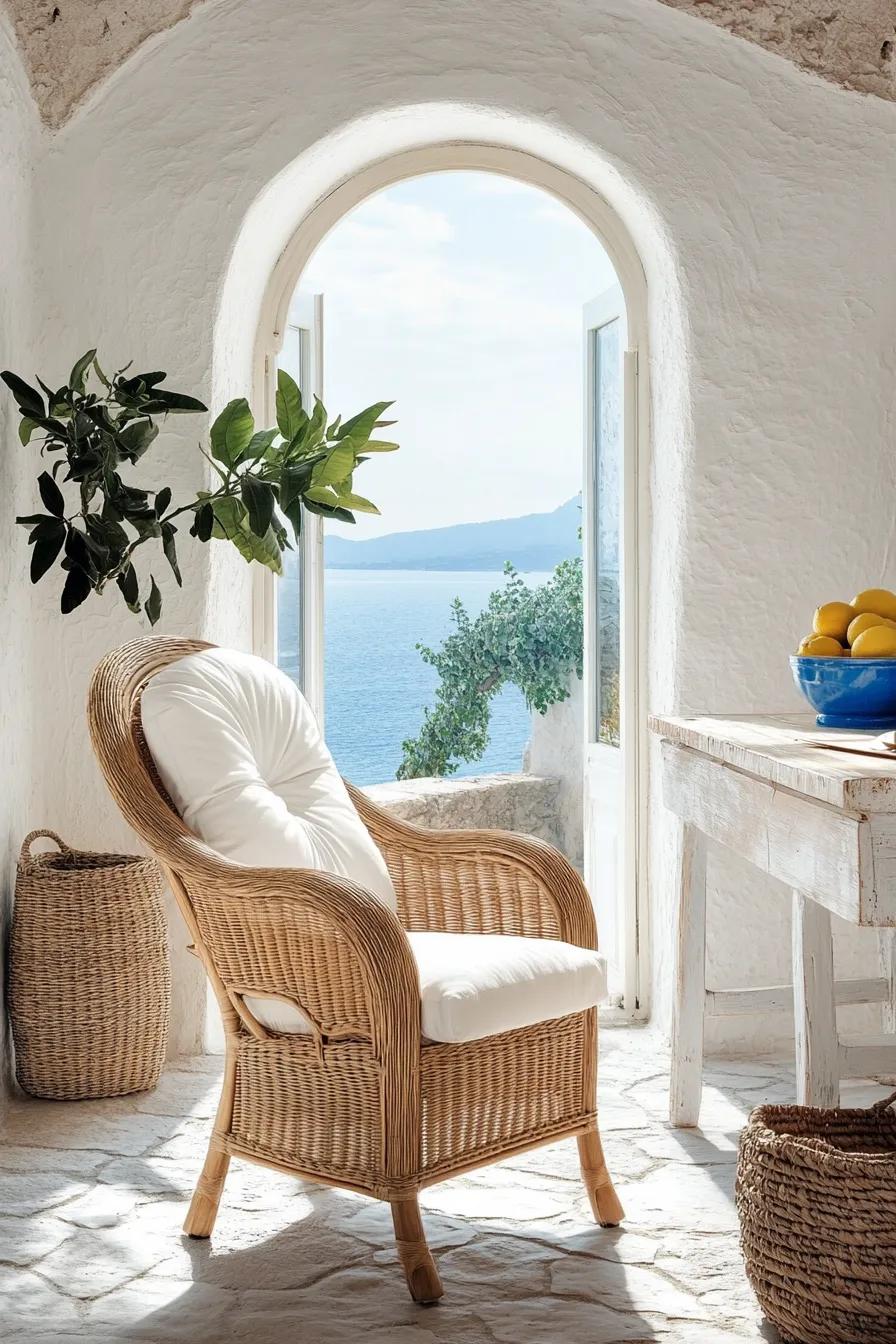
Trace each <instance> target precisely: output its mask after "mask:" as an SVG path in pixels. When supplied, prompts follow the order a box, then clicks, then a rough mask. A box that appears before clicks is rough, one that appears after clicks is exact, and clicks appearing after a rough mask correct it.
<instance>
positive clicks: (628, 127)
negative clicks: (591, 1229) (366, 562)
mask: <svg viewBox="0 0 896 1344" xmlns="http://www.w3.org/2000/svg"><path fill="white" fill-rule="evenodd" d="M297 52H301V78H300V79H299V78H296V68H297V67H296V61H297ZM402 109H405V110H402ZM894 131H896V109H894V108H893V107H892V105H890V104H889V103H885V102H881V101H877V100H868V99H861V98H857V97H855V96H854V95H850V94H846V93H843V92H842V91H840V90H838V89H836V88H834V87H833V86H831V85H829V84H825V83H823V82H821V81H819V80H815V79H813V78H811V77H808V76H806V75H805V74H803V73H801V72H800V71H798V70H797V69H795V68H794V67H792V66H790V65H788V64H787V63H785V62H782V61H779V60H777V59H776V58H775V57H773V56H770V55H769V54H768V53H766V52H764V51H763V50H761V49H760V48H758V47H755V46H751V45H749V44H747V43H737V42H733V41H731V40H730V38H729V37H728V36H727V35H726V34H724V33H722V32H721V31H719V30H718V29H717V28H715V27H713V26H712V25H710V24H704V25H700V24H695V23H693V22H692V21H691V19H690V18H689V17H688V16H687V15H682V14H680V13H677V12H676V11H675V10H674V9H671V8H668V7H665V6H661V5H657V4H655V3H654V0H604V3H602V4H600V5H599V6H595V5H594V4H593V3H591V0H551V3H550V4H547V3H546V0H516V3H514V4H512V5H506V4H500V3H497V0H489V2H488V3H483V2H482V0H455V3H453V4H452V5H450V6H445V5H441V4H439V3H438V0H417V2H416V3H415V4H413V5H408V4H407V3H406V2H405V0H371V2H370V3H369V4H367V5H365V6H363V7H357V6H345V7H336V8H335V9H334V7H333V6H332V5H331V4H327V3H323V0H308V2H307V3H306V4H305V5H303V7H302V9H301V11H299V10H297V8H296V6H295V5H294V4H293V3H292V0H256V3H254V4H253V5H251V6H250V5H246V4H243V3H236V0H230V2H229V3H228V2H227V0H221V2H220V3H217V4H215V5H214V6H201V7H199V9H197V10H196V12H195V13H194V15H193V16H192V17H191V19H190V21H189V22H188V23H183V24H179V25H177V26H176V27H175V28H174V29H173V30H172V31H171V32H170V33H169V34H167V35H166V36H165V37H164V38H163V39H160V40H156V41H155V42H152V43H149V44H147V45H146V46H144V47H143V48H142V50H141V51H140V52H138V53H137V55H136V56H135V58H134V59H133V60H132V61H130V62H128V63H127V64H126V65H125V66H124V67H123V68H122V69H121V70H119V72H118V73H117V74H116V75H114V76H113V77H112V78H110V79H109V80H108V81H107V82H106V83H104V85H103V86H102V88H101V89H100V90H98V92H97V93H96V94H95V95H94V97H93V98H92V99H91V100H90V101H89V103H88V104H86V105H85V106H84V108H83V109H82V110H81V111H80V112H79V113H78V114H77V115H76V116H75V117H74V118H73V119H72V120H71V121H70V122H69V123H68V124H67V125H66V126H64V127H63V129H62V130H61V131H60V132H58V133H57V134H56V135H55V136H53V137H52V139H50V140H49V141H44V142H42V144H41V148H40V151H39V153H38V154H37V157H36V166H35V172H36V182H35V190H36V199H38V200H39V201H40V203H41V209H40V212H39V217H38V218H37V219H36V221H35V242H36V251H37V257H38V261H37V270H36V289H37V293H38V295H39V300H40V301H39V306H38V308H37V310H36V315H35V317H36V320H35V329H36V330H37V332H38V333H39V336H38V339H37V349H36V356H37V367H38V368H39V369H40V371H41V372H42V373H43V375H44V376H45V377H46V378H47V379H48V380H51V379H52V378H54V377H58V376H60V375H61V374H63V373H64V372H65V371H66V370H67V369H68V368H69V367H70V365H71V362H72V359H73V356H74V355H77V354H79V353H80V352H81V351H82V350H83V349H86V348H87V347H88V346H89V345H91V344H93V343H96V342H98V343H99V345H100V350H101V354H102V355H104V356H105V359H106V360H107V361H115V360H116V359H118V358H121V359H127V358H129V357H131V356H133V357H134V358H135V359H136V360H137V362H138V364H142V363H144V361H145V362H147V363H148V365H149V366H151V367H160V368H168V369H170V370H172V371H173V372H174V373H176V375H177V381H178V383H179V385H180V386H181V387H183V388H184V389H186V390H192V391H194V392H196V393H198V394H199V395H205V396H206V397H208V398H210V399H211V401H212V402H213V404H214V406H215V407H217V406H220V405H221V404H222V403H223V401H225V400H226V399H227V398H228V397H229V396H232V395H235V394H236V393H237V392H245V391H247V390H248V389H249V387H250V383H251V350H252V344H253V340H254V334H255V325H256V320H257V315H258V313H259V310H260V305H261V297H262V291H263V287H264V283H265V279H266V276H267V274H268V273H269V271H270V267H271V266H272V265H273V263H274V261H275V260H276V258H277V255H278V253H279V251H280V249H281V248H282V246H283V245H284V244H285V242H286V240H287V239H288V237H289V235H290V232H291V230H292V228H293V227H294V226H295V225H296V224H297V223H298V222H299V220H300V219H301V217H302V215H303V213H304V212H305V211H306V210H307V209H308V208H309V207H310V206H311V205H312V204H313V203H314V201H315V200H317V199H319V198H320V197H322V196H324V195H325V194H326V193H327V192H329V191H330V190H332V188H333V187H334V186H335V185H336V184H337V183H338V181H339V180H340V179H341V178H342V177H343V176H344V175H345V174H346V173H350V172H351V171H352V170H353V169H355V168H358V167H361V166H363V165H364V164H366V163H369V162H370V161H371V160H373V159H375V158H376V157H378V156H382V155H383V154H386V153H389V152H391V151H397V150H399V149H401V148H406V147H410V146H412V145H419V144H424V143H430V142H432V141H433V140H435V139H439V138H443V139H444V138H453V139H470V138H472V139H484V140H490V141H493V142H495V141H496V142H500V143H506V144H511V145H517V146H520V147H523V148H526V149H528V150H529V151H530V152H531V153H534V154H538V155H541V156H542V157H544V158H547V159H550V160H552V161H554V162H556V163H559V164H561V165H562V166H564V167H566V168H567V169H568V171H570V172H574V173H578V174H579V176H581V177H582V178H583V179H585V180H586V181H588V182H590V183H591V184H593V185H594V186H595V187H596V188H598V189H600V190H601V191H602V192H603V193H604V195H605V196H606V197H607V199H608V200H609V201H610V202H611V203H612V204H613V206H614V207H615V208H616V210H617V211H618V213H619V215H620V216H621V218H622V219H623V220H624V222H625V224H626V226H627V227H628V230H629V232H630V233H631V235H632V237H633V238H634V240H635V242H636V244H637V246H638V247H639V249H640V252H641V255H642V258H643V261H644V266H645V270H646V274H647V280H648V284H649V292H650V306H649V326H650V340H651V367H650V385H651V420H652V433H653V445H654V459H653V463H652V466H651V472H650V490H651V496H652V524H651V537H650V550H651V562H652V578H651V590H652V597H651V606H650V612H649V615H648V641H647V645H648V659H649V668H650V702H651V703H650V707H651V708H653V709H656V710H697V709H701V710H711V711H712V710H714V711H717V712H723V711H731V710H737V709H742V710H753V711H757V710H776V709H786V708H790V709H792V708H794V707H795V706H796V701H795V698H794V697H795V692H794V691H793V689H792V687H791V686H790V684H789V672H788V668H787V664H786V656H785V655H786V652H787V650H788V649H789V648H790V647H791V645H792V643H793V640H794V638H795V636H796V635H797V634H798V633H799V632H800V631H801V629H802V628H803V626H804V625H805V623H806V617H807V613H808V612H809V611H811V609H812V608H813V607H814V605H815V604H816V603H817V601H818V600H819V599H820V598H824V597H829V596H834V595H837V594H838V593H842V594H845V595H847V596H848V595H849V594H850V592H851V591H852V590H853V589H855V588H858V587H862V586H866V585H869V584H876V583H877V582H879V581H884V582H888V583H889V584H890V585H891V586H894V585H896V572H894V570H896V560H894V556H896V550H894V548H893V536H892V526H891V522H890V519H891V517H892V510H891V509H889V507H888V506H887V504H886V501H887V500H888V499H891V498H892V497H893V487H894V484H896V479H894V477H896V469H894V458H893V453H892V447H891V437H892V421H893V386H894V368H896V312H894V305H893V303H892V297H891V293H890V285H891V274H892V238H893V236H894V224H896V174H894V173H893V172H892V171H890V170H889V167H888V165H892V162H893V153H894V151H893V146H894V144H896V138H894ZM16 344H17V352H18V358H19V363H20V364H22V363H26V362H27V360H24V359H23V356H22V351H21V349H20V348H19V346H18V342H17V343H16ZM197 434H198V428H197V425H196V423H195V422H192V423H188V424H186V423H184V422H180V423H174V424H173V426H172V427H171V429H170V430H169V431H168V432H167V433H166V436H165V439H164V441H163V443H162V444H160V445H159V447H158V448H157V449H154V454H155V459H154V464H153V467H152V472H153V476H154V478H155V479H156V480H159V479H163V478H167V479H168V480H169V482H170V483H171V485H172V486H173V487H174V489H175V491H176V493H180V492H186V491H187V490H189V489H193V488H195V487H196V486H197V485H199V484H201V483H202V481H203V480H204V475H203V468H202V464H201V459H200V458H199V456H198V453H197V451H196V437H197ZM147 470H149V468H147ZM14 545H15V550H14V563H15V564H16V565H19V566H21V565H22V564H23V563H24V561H23V555H24V549H25V548H24V547H23V545H22V539H21V538H17V539H15V542H14ZM183 568H184V570H185V572H186V574H187V575H188V578H187V582H186V585H185V588H184V590H183V591H182V592H178V591H177V590H176V589H175V588H174V586H173V583H172V582H171V581H170V580H169V578H168V576H167V574H166V573H165V571H164V570H163V569H162V568H161V566H160V567H159V568H158V571H157V572H158V575H159V578H160V580H161V582H162V586H163V588H164V590H165V600H166V612H165V616H164V619H163V623H162V627H161V629H162V631H163V632H170V633H184V632H190V633H195V634H201V635H205V636H206V637H210V638H213V639H220V640H221V641H225V642H229V643H233V644H237V645H243V646H245V645H247V644H248V642H249V639H250V603H249V581H248V572H247V571H246V570H245V569H244V568H242V567H241V563H240V562H239V561H238V559H237V558H235V557H234V558H231V557H230V555H229V553H226V552H225V551H224V550H223V548H220V547H214V548H210V549H206V550H202V549H201V548H196V549H195V550H194V551H193V552H192V553H191V552H190V550H189V548H185V554H184V557H183ZM56 601H57V598H56V593H55V592H54V591H53V589H52V588H51V587H49V586H47V585H41V588H40V590H38V600H37V603H36V613H37V614H36V619H35V620H34V622H33V623H32V627H31V630H32V634H31V642H30V649H29V655H28V656H29V658H30V659H31V664H30V665H31V668H32V669H33V674H32V681H33V700H32V703H33V704H35V705H38V706H39V713H35V714H34V715H33V732H32V733H31V736H30V742H31V747H32V750H33V754H34V758H35V761H36V768H37V770H38V772H39V779H40V786H41V790H42V801H41V807H40V816H39V819H40V820H42V821H45V822H48V823H51V824H54V825H56V826H58V827H59V828H60V829H62V830H64V831H66V832H67V833H68V834H69V835H70V836H71V838H72V839H73V840H74V841H76V842H77V843H82V844H91V843H96V844H111V845H118V844H127V843H130V841H129V838H128V836H127V833H126V832H125V831H124V828H123V827H122V826H121V824H120V823H119V822H118V820H117V819H116V817H115V815H114V813H113V810H112V808H111V807H110V805H109V803H108V800H107V798H106V795H105V792H104V789H103V787H102V784H101V781H100V780H99V777H98V774H97V771H96V769H95V767H94V765H93V762H92V758H91V756H90V752H89V747H88V744H87V736H86V731H85V727H84V720H83V703H84V696H85V693H86V687H87V682H88V678H89V675H90V671H91V669H92V667H93V666H94V665H95V663H96V661H97V659H98V658H99V657H100V656H101V654H102V653H103V652H104V651H105V650H106V649H108V648H110V647H112V646H113V645H114V644H116V643H118V642H120V641H121V640H122V639H124V638H126V637H134V636H135V635H136V634H138V633H140V632H141V627H140V624H139V622H138V621H136V620H135V619H134V618H133V617H131V616H130V615H129V614H128V613H127V612H126V611H125V610H124V608H123V606H121V605H120V604H119V603H118V602H116V600H115V597H114V596H111V595H110V597H109V599H108V601H104V602H92V603H91V604H90V606H89V607H88V608H86V609H85V611H84V613H83V614H81V615H79V616H78V617H77V618H75V619H74V620H65V621H63V620H62V619H61V618H60V617H59V615H58V613H57V610H56ZM38 673H39V675H38ZM22 741H24V739H22ZM649 806H650V820H651V830H650V836H651V841H650V845H651V855H650V857H651V871H650V882H651V923H652V930H651V936H652V941H653V951H654V968H655V974H654V985H653V996H654V1006H655V1009H656V1015H657V1018H658V1020H659V1021H660V1022H661V1023H665V1022H667V1021H668V1006H669V984H670V953H671V947H672V937H673V930H672V924H671V914H670V910H671V903H672V898H673V893H674V888H675V860H676V832H675V827H674V826H673V825H672V824H671V822H670V821H669V819H668V818H667V817H666V815H665V814H664V812H663V809H662V806H661V803H660V801H659V798H658V796H657V792H656V787H655V779H654V780H652V782H651V787H650V804H649ZM713 871H714V883H715V887H716V891H715V894H714V898H713V901H712V914H711V919H712V929H711V952H710V970H711V974H712V977H713V979H714V980H715V982H716V983H717V984H720V985H725V984H727V985H731V984H744V983H767V982H768V981H769V980H776V979H781V980H787V979H788V976H789V971H788V956H789V941H790V939H789V901H788V898H787V894H786V893H783V892H780V891H778V890H777V889H773V888H772V887H771V886H770V885H769V884H768V883H760V882H758V881H757V880H756V879H754V878H752V877H749V876H748V875H747V874H744V873H743V872H741V871H740V870H737V869H735V867H734V866H733V865H731V864H727V863H726V864H724V865H723V864H717V865H715V866H714V870H713ZM839 956H840V957H841V959H842V960H843V963H844V965H850V966H853V965H854V966H856V967H858V966H860V965H861V966H862V968H864V969H865V970H866V972H867V971H868V970H870V969H871V968H872V967H873V965H874V957H873V952H872V951H871V950H870V949H868V948H866V947H865V946H864V945H861V943H860V940H857V939H856V937H855V936H854V935H851V936H850V938H846V939H843V940H841V943H840V952H839ZM175 971H176V977H177V985H178V994H179V998H178V1001H177V1008H176V1023H175V1042H176V1044H177V1045H178V1047H180V1048H190V1047H191V1046H194V1045H195V1044H196V1041H197V1031H198V1027H197V1019H198V1014H199V1005H200V1004H201V1002H202V997H203V996H202V987H201V984H200V980H199V976H198V968H197V967H194V966H193V965H192V964H190V962H189V961H188V959H187V958H186V957H182V958H181V960H180V962H179V963H178V965H177V966H176V967H175ZM744 1025H745V1024H744V1023H742V1022H738V1021H737V1020H731V1021H730V1022H728V1023H726V1024H725V1025H724V1028H723V1029H722V1028H720V1030H719V1032H718V1033H717V1034H716V1035H715V1036H714V1037H713V1038H712V1041H713V1043H714V1044H721V1043H723V1042H724V1039H725V1036H724V1035H723V1031H724V1033H726V1034H727V1036H728V1038H729V1039H731V1040H733V1041H734V1043H735V1044H737V1043H743V1042H749V1041H753V1040H755V1039H757V1038H758V1037H757V1033H758V1034H759V1037H761V1039H762V1040H763V1041H764V1042H767V1041H768V1040H769V1039H773V1038H775V1039H779V1040H781V1041H783V1040H785V1039H786V1038H787V1035H788V1025H787V1023H786V1022H782V1021H781V1020H780V1019H779V1020H778V1021H777V1022H771V1021H769V1022H763V1021H759V1022H753V1021H751V1022H749V1023H748V1024H747V1032H746V1034H744ZM763 1033H764V1035H763ZM769 1033H772V1035H769ZM775 1033H776V1036H775Z"/></svg>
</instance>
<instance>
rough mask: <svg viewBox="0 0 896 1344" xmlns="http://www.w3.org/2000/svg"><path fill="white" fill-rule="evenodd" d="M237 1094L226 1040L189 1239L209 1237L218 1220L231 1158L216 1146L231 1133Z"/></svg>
mask: <svg viewBox="0 0 896 1344" xmlns="http://www.w3.org/2000/svg"><path fill="white" fill-rule="evenodd" d="M235 1092H236V1052H235V1049H234V1047H233V1045H232V1043H231V1042H230V1040H228V1044H227V1060H226V1063H225V1065H224V1080H223V1082H222V1084H221V1099H220V1101H219V1102H218V1110H217V1114H216V1115H215V1127H214V1129H213V1130H212V1136H211V1139H210V1141H209V1145H208V1152H207V1154H206V1157H205V1162H204V1164H203V1167H202V1172H201V1173H200V1176H199V1180H198V1181H197V1182H196V1189H195V1190H194V1192H193V1198H192V1199H191V1201H190V1208H189V1211H188V1213H187V1218H186V1222H185V1223H184V1231H185V1232H186V1234H187V1236H188V1237H210V1236H211V1234H212V1231H213V1230H214V1226H215V1219H216V1218H217V1216H218V1205H219V1204H220V1202H221V1195H222V1193H223V1190H224V1182H225V1180H226V1179H227V1172H228V1170H229V1168H230V1154H229V1153H225V1152H224V1151H223V1149H222V1148H221V1147H220V1146H219V1144H218V1143H217V1142H216V1139H217V1138H218V1136H220V1137H221V1138H223V1137H224V1136H225V1135H227V1134H229V1133H230V1126H231V1122H232V1120H233V1101H234V1094H235Z"/></svg>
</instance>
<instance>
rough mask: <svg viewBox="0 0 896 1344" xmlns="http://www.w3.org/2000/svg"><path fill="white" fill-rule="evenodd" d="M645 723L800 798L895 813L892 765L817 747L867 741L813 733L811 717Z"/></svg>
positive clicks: (819, 730)
mask: <svg viewBox="0 0 896 1344" xmlns="http://www.w3.org/2000/svg"><path fill="white" fill-rule="evenodd" d="M649 722H650V728H651V730H652V731H653V732H655V733H658V734H659V735H660V736H661V737H665V738H668V739H669V740H670V741H672V742H677V743H680V744H681V745H682V746H687V747H692V748H693V749H694V750H695V751H700V752H702V753H703V754H704V755H707V756H710V757H713V758H714V759H716V760H719V761H723V762H725V764H727V765H732V766H735V767H736V768H737V769H739V770H743V771H745V772H746V773H748V774H751V775H755V776H757V777H758V778H759V779H764V780H767V781H769V782H770V783H773V784H777V785H779V786H780V787H782V788H786V789H790V790H791V791H792V792H794V793H798V794H802V795H803V796H804V797H806V798H815V799H817V800H818V801H819V802H824V803H829V804H830V805H831V806H832V807H838V808H845V809H847V810H850V811H856V812H862V813H866V814H871V813H877V812H883V813H896V761H894V762H893V763H892V764H890V763H889V762H888V761H886V760H882V761H878V760H874V759H871V758H864V757H861V756H854V755H847V754H845V753H843V752H838V751H823V750H820V749H819V747H818V746H817V743H819V742H823V741H835V740H836V741H841V742H843V743H845V744H850V745H853V744H855V745H863V744H865V745H867V743H869V742H870V741H872V740H873V738H872V736H871V735H870V734H867V733H847V732H838V731H837V730H836V729H829V728H828V729H823V728H817V727H816V726H815V719H814V716H813V715H811V714H778V715H744V716H743V717H736V718H722V717H717V716H715V715H702V716H700V717H696V718H675V717H666V716H665V715H654V716H652V717H651V719H650V721H649ZM813 743H814V744H816V745H813Z"/></svg>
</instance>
